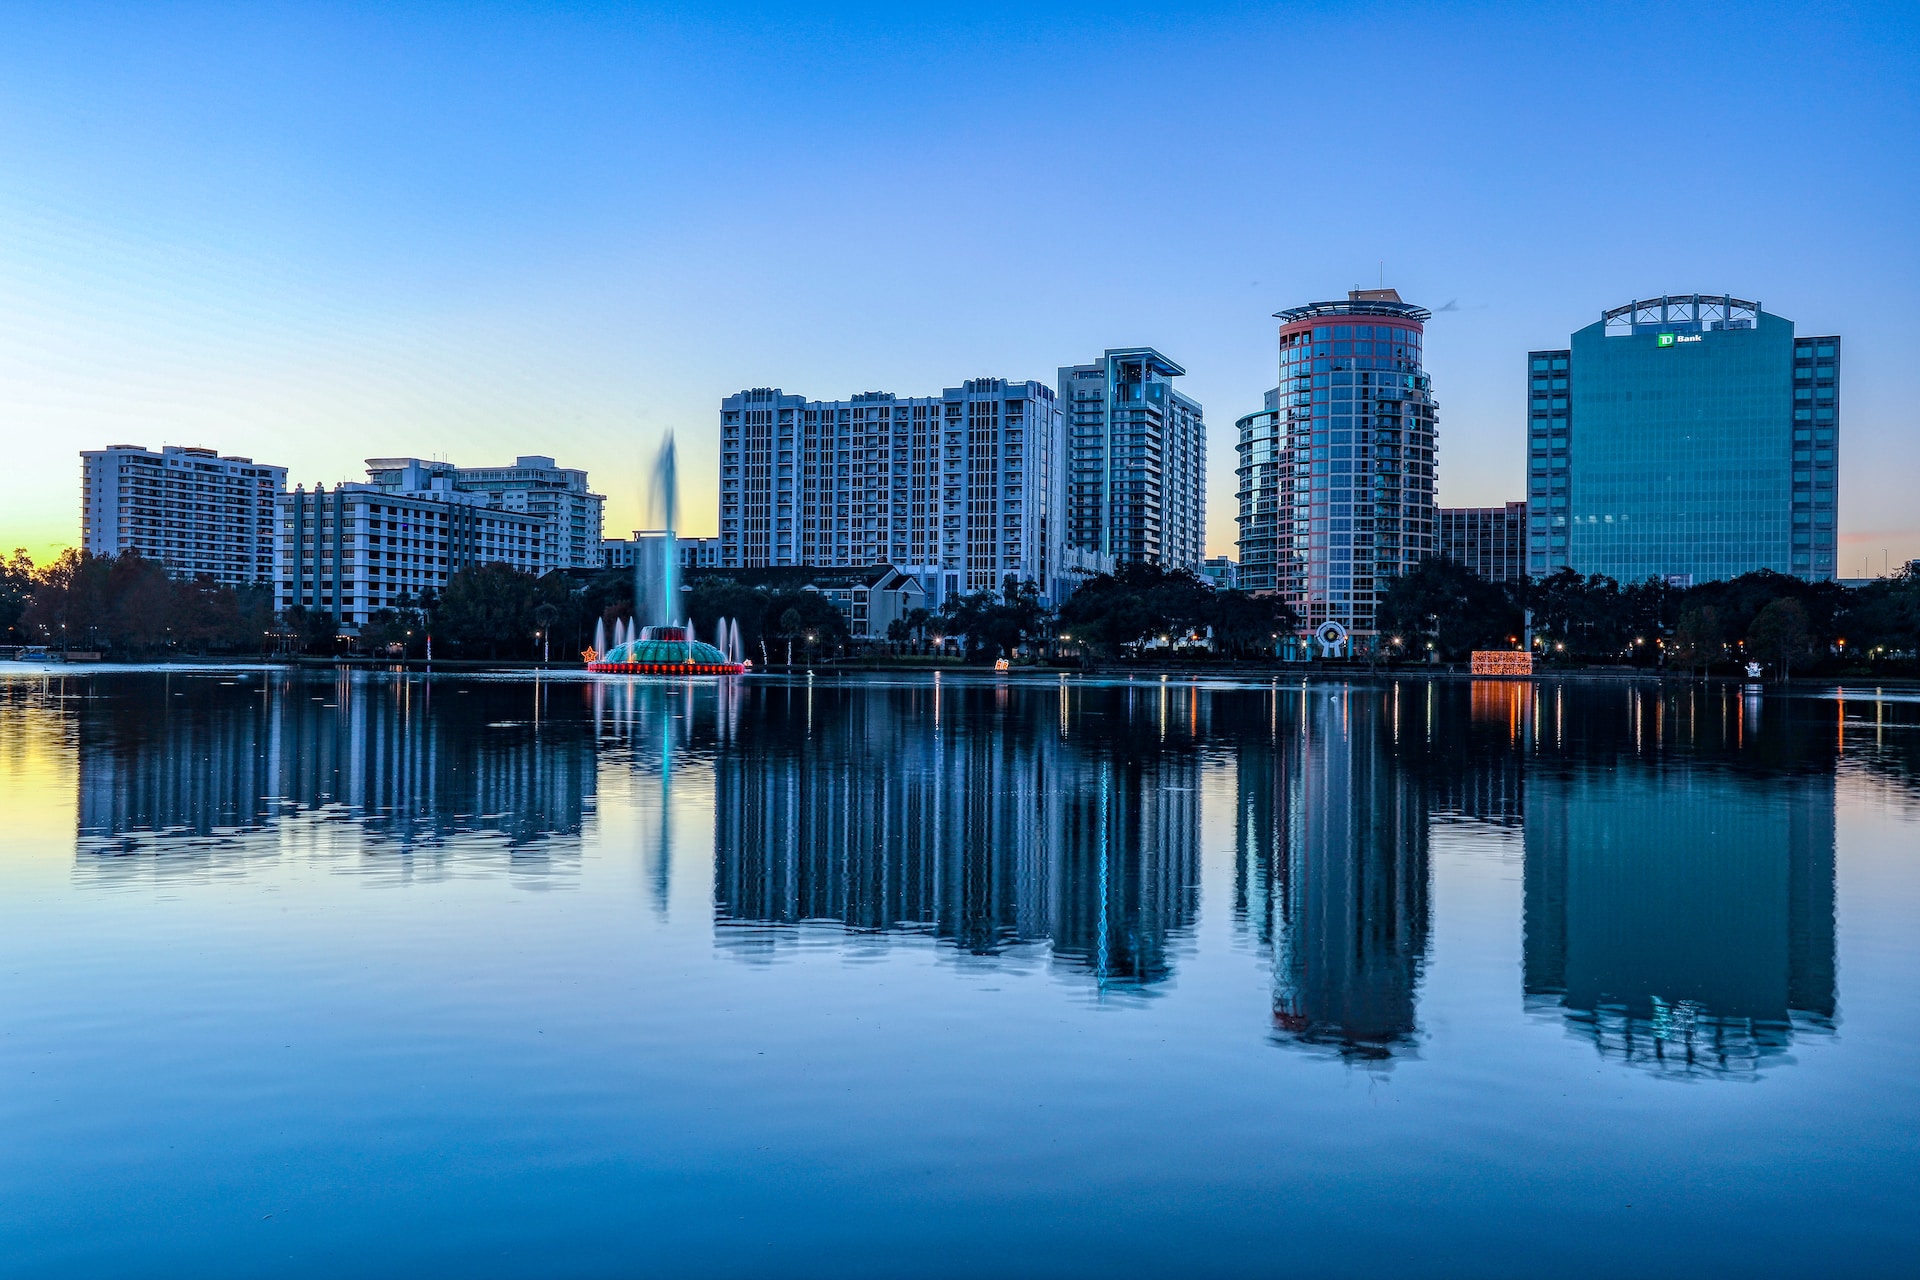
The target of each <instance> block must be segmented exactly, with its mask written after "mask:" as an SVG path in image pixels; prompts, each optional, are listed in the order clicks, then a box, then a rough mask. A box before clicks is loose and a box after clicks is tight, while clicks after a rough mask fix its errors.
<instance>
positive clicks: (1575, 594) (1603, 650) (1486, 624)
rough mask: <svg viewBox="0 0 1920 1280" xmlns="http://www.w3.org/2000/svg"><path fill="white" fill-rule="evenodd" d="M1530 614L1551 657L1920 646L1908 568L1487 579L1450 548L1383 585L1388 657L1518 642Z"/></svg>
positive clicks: (1834, 662)
mask: <svg viewBox="0 0 1920 1280" xmlns="http://www.w3.org/2000/svg"><path fill="white" fill-rule="evenodd" d="M1529 616H1531V621H1532V637H1533V641H1534V652H1535V653H1536V655H1537V656H1538V657H1539V658H1540V659H1541V660H1542V661H1544V662H1547V663H1549V664H1567V665H1573V664H1591V663H1605V664H1625V665H1631V666H1641V667H1671V668H1681V669H1687V670H1695V671H1700V672H1708V671H1714V670H1723V671H1737V670H1739V669H1740V668H1742V667H1743V666H1744V664H1745V663H1747V662H1749V661H1752V662H1759V663H1761V664H1763V665H1764V666H1766V667H1769V668H1771V669H1773V670H1775V671H1776V672H1778V673H1780V674H1790V673H1791V672H1792V671H1793V670H1794V669H1796V668H1797V669H1802V670H1812V669H1814V668H1817V667H1825V668H1831V669H1836V670H1837V669H1840V668H1842V667H1845V666H1850V665H1857V664H1859V663H1862V662H1881V663H1884V662H1888V661H1894V662H1912V661H1913V660H1914V658H1915V655H1916V650H1920V578H1916V577H1915V576H1914V575H1913V574H1912V572H1911V571H1910V570H1905V571H1902V572H1901V573H1899V574H1897V575H1895V576H1893V577H1891V578H1883V579H1878V580H1876V581H1874V582H1872V583H1869V584H1867V585H1866V586H1863V587H1858V588H1847V587H1843V586H1841V585H1840V584H1839V583H1837V582H1809V581H1806V580H1805V579H1802V578H1795V577H1792V576H1790V575H1787V574H1782V573H1774V572H1771V571H1765V570H1763V571H1761V572H1757V573H1748V574H1742V575H1741V576H1740V577H1737V578H1732V579H1728V580H1725V581H1715V582H1703V583H1698V584H1696V585H1693V586H1677V585H1675V584H1672V583H1669V582H1666V581H1663V580H1661V579H1659V578H1649V579H1647V580H1645V581H1643V582H1632V583H1620V582H1617V581H1615V580H1614V579H1612V578H1610V577H1607V576H1605V575H1603V574H1588V575H1582V574H1580V573H1577V572H1575V571H1574V570H1572V569H1562V570H1561V571H1560V572H1558V573H1556V574H1554V575H1552V576H1550V577H1547V578H1540V579H1533V580H1521V581H1516V582H1511V583H1500V582H1490V581H1488V580H1487V579H1485V578H1482V577H1480V576H1479V575H1478V574H1476V573H1474V572H1473V571H1472V570H1470V569H1468V568H1467V567H1465V566H1464V565H1461V564H1458V563H1455V562H1454V561H1451V560H1446V559H1443V558H1433V559H1429V560H1425V561H1422V562H1421V563H1420V564H1419V565H1418V566H1416V567H1415V568H1414V569H1413V570H1411V571H1410V572H1408V573H1406V574H1404V575H1402V576H1401V577H1398V578H1395V579H1394V580H1393V581H1392V583H1391V584H1390V585H1389V586H1388V589H1387V591H1386V593H1385V596H1384V597H1383V599H1382V601H1381V604H1380V610H1379V625H1380V630H1381V633H1382V636H1383V638H1384V645H1383V648H1384V650H1385V652H1386V655H1387V656H1388V657H1389V658H1392V657H1395V656H1405V657H1408V658H1413V659H1424V658H1425V656H1426V652H1427V649H1428V646H1431V647H1432V649H1433V651H1434V652H1436V653H1438V654H1439V655H1440V657H1441V658H1442V659H1444V660H1447V661H1458V660H1461V659H1464V658H1465V657H1466V656H1467V655H1468V654H1469V653H1470V652H1471V651H1472V650H1475V649H1513V648H1518V647H1520V646H1521V644H1522V643H1523V642H1524V639H1525V637H1526V631H1527V626H1528V619H1529Z"/></svg>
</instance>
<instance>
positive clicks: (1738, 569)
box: [1527, 295, 1840, 584]
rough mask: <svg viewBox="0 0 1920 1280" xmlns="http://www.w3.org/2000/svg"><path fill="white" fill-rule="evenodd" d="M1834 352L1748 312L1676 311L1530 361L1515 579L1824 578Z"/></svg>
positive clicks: (1829, 532) (1649, 310)
mask: <svg viewBox="0 0 1920 1280" xmlns="http://www.w3.org/2000/svg"><path fill="white" fill-rule="evenodd" d="M1839 350H1840V343H1839V339H1838V338H1833V337H1817V338H1801V339H1796V338H1795V336H1794V331H1793V323H1792V322H1791V321H1789V320H1786V319H1783V318H1781V317H1779V316H1776V315H1772V314H1769V313H1767V312H1765V311H1762V310H1761V309H1760V308H1759V306H1758V304H1755V303H1747V302H1742V301H1741V300H1739V299H1735V298H1729V297H1717V298H1716V297H1712V296H1705V295H1691V296H1686V297H1666V298H1660V299H1651V300H1646V301H1636V302H1634V303H1630V304H1628V305H1627V306H1625V307H1620V308H1615V309H1614V310H1612V311H1609V312H1607V313H1606V314H1605V316H1603V318H1602V319H1601V320H1600V321H1599V322H1598V323H1595V324H1592V325H1589V326H1587V327H1586V328H1585V329H1582V330H1580V331H1579V332H1578V333H1576V334H1574V335H1573V340H1572V345H1571V346H1570V347H1569V348H1567V349H1565V350H1559V351H1534V352H1530V353H1529V354H1528V357H1527V405H1528V447H1527V459H1528V461H1527V482H1528V501H1529V504H1530V510H1531V515H1530V516H1529V522H1528V531H1527V536H1528V547H1527V564H1528V570H1529V572H1530V573H1531V574H1533V575H1534V576H1536V577H1539V576H1544V575H1546V574H1550V573H1553V572H1555V571H1557V570H1559V569H1561V568H1563V567H1569V566H1570V567H1572V568H1573V569H1575V570H1577V571H1578V572H1581V573H1601V574H1606V575H1608V576H1609V577H1612V578H1614V579H1616V580H1618V581H1621V582H1637V581H1641V580H1644V579H1646V578H1649V577H1657V578H1664V579H1667V580H1669V581H1672V582H1676V583H1680V584H1689V583H1694V582H1707V581H1713V580H1716V579H1726V578H1732V577H1737V576H1739V575H1740V574H1743V573H1750V572H1754V571H1756V570H1760V569H1770V570H1773V571H1775V572H1778V573H1790V574H1795V575H1798V576H1800V577H1803V578H1815V579H1819V578H1831V577H1832V576H1833V574H1834V542H1835V531H1836V509H1835V503H1836V485H1835V480H1836V476H1837V473H1838V456H1839V444H1838V432H1839V421H1838V417H1839Z"/></svg>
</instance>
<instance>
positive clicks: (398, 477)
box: [367, 455, 607, 569]
mask: <svg viewBox="0 0 1920 1280" xmlns="http://www.w3.org/2000/svg"><path fill="white" fill-rule="evenodd" d="M422 471H424V472H425V473H426V474H428V475H430V476H432V477H434V478H435V479H446V480H450V481H451V482H452V484H453V488H454V489H455V490H457V491H459V492H461V493H474V494H482V495H484V496H485V498H486V502H487V505H488V506H490V507H492V508H494V509H495V510H498V511H510V512H516V513H519V514H523V515H531V516H535V517H537V518H539V519H540V520H541V521H542V522H544V524H545V532H544V534H543V535H542V536H543V538H544V541H545V546H544V553H543V560H544V563H545V564H546V565H547V566H548V567H549V568H553V569H598V568H600V567H601V559H602V558H601V550H600V539H601V533H602V524H603V513H604V511H605V508H606V502H607V500H606V498H605V497H604V496H602V495H600V494H597V493H594V492H593V491H592V490H591V489H589V488H588V487H587V473H586V472H585V471H582V470H580V469H579V468H577V467H560V466H555V465H554V461H553V459H552V458H547V457H541V456H537V455H528V456H525V457H520V458H515V459H514V460H513V465H512V466H510V467H457V466H455V465H454V464H452V463H451V462H428V461H423V460H422V459H419V458H368V459H367V478H368V479H369V480H370V481H372V482H373V483H374V484H377V485H381V486H384V487H387V488H397V487H401V486H404V485H405V484H408V483H411V481H410V480H409V479H408V477H409V476H416V475H417V474H418V473H420V472H422Z"/></svg>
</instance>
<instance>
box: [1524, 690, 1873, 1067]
mask: <svg viewBox="0 0 1920 1280" xmlns="http://www.w3.org/2000/svg"><path fill="white" fill-rule="evenodd" d="M1540 701H1541V705H1540V707H1539V724H1540V728H1541V730H1542V732H1541V733H1540V735H1539V738H1540V741H1539V742H1538V743H1537V750H1536V752H1535V754H1534V757H1533V759H1532V760H1530V762H1529V768H1528V773H1527V783H1526V817H1527V821H1526V877H1525V881H1526V890H1525V892H1526V943H1525V961H1524V981H1525V990H1526V995H1527V1000H1528V1003H1529V1006H1530V1007H1532V1008H1534V1009H1536V1010H1543V1011H1553V1012H1558V1013H1559V1014H1560V1015H1561V1016H1562V1017H1564V1019H1565V1020H1566V1024H1567V1026H1568V1027H1569V1028H1570V1029H1571V1030H1572V1031H1573V1032H1574V1033H1575V1034H1576V1035H1579V1036H1581V1037H1582V1038H1584V1039H1587V1040H1589V1041H1590V1042H1591V1043H1593V1045H1594V1046H1595V1047H1596V1048H1597V1049H1598V1050H1599V1051H1600V1052H1601V1053H1602V1054H1603V1055H1605V1056H1607V1057H1610V1058H1617V1059H1620V1060H1622V1061H1626V1062H1629V1063H1632V1064H1634V1065H1636V1066H1639V1067H1644V1068H1646V1069H1648V1070H1651V1071H1655V1072H1658V1073H1661V1074H1666V1075H1675V1076H1715V1077H1739V1076H1751V1075H1752V1074H1753V1073H1754V1072H1755V1071H1756V1070H1758V1069H1759V1068H1760V1067H1761V1066H1762V1065H1763V1064H1764V1063H1766V1062H1767V1061H1768V1060H1769V1059H1776V1058H1778V1056H1779V1055H1781V1054H1782V1053H1784V1052H1785V1050H1786V1049H1787V1048H1788V1047H1789V1045H1790V1044H1791V1043H1792V1040H1793V1038H1794V1035H1795V1034H1796V1032H1806V1031H1821V1030H1826V1029H1828V1028H1830V1027H1831V1026H1832V1019H1833V1015H1834V1003H1835V1000H1834V767H1835V759H1836V750H1835V743H1834V740H1833V738H1832V737H1831V736H1830V735H1828V734H1826V733H1823V732H1819V731H1818V730H1817V727H1816V726H1814V725H1810V724H1807V723H1805V721H1806V719H1807V715H1808V708H1809V707H1817V706H1818V704H1814V703H1795V702H1792V701H1783V702H1779V703H1775V704H1770V705H1769V707H1768V714H1767V716H1766V717H1765V719H1764V721H1762V722H1761V723H1759V724H1755V723H1754V717H1753V716H1752V714H1751V708H1749V707H1747V706H1745V705H1744V700H1743V699H1742V698H1741V697H1740V695H1739V693H1738V691H1734V690H1704V689H1687V690H1682V691H1666V692H1663V691H1660V690H1657V689H1653V688H1636V689H1631V690H1623V691H1620V692H1619V693H1617V694H1615V695H1613V696H1611V697H1597V696H1590V697H1585V698H1572V697H1568V696H1567V695H1565V694H1564V693H1562V692H1560V691H1559V690H1548V691H1546V692H1544V693H1543V694H1542V695H1541V700H1540ZM1809 730H1813V731H1809Z"/></svg>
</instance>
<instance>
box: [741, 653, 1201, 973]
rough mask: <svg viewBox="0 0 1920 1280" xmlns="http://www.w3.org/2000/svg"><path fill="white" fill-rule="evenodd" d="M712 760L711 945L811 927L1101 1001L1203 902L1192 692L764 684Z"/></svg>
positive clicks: (1146, 964)
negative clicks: (995, 968)
mask: <svg viewBox="0 0 1920 1280" xmlns="http://www.w3.org/2000/svg"><path fill="white" fill-rule="evenodd" d="M743 696H744V697H745V698H747V699H750V700H751V702H752V704H753V705H752V707H751V710H750V712H749V714H748V717H747V720H748V723H750V724H751V726H752V731H751V733H741V734H739V735H737V736H736V737H735V738H734V739H733V740H732V741H730V742H728V743H725V744H724V745H723V746H722V747H721V748H720V750H719V751H718V754H717V756H716V760H715V790H716V795H717V809H718V812H717V814H716V817H715V826H714V897H715V912H716V916H717V920H718V925H719V930H720V936H721V938H722V941H723V942H724V943H726V944H727V945H728V946H730V947H733V948H734V949H736V951H738V952H740V953H742V954H755V953H766V952H768V951H770V950H771V949H773V948H776V947H778V946H780V945H782V943H784V942H787V941H791V940H793V939H794V938H796V937H797V936H798V935H799V934H800V932H801V931H802V930H803V929H804V928H805V927H807V926H822V925H824V926H827V927H830V928H832V929H834V930H836V931H848V930H851V931H856V932H862V933H869V934H873V935H887V934H895V933H911V934H923V935H928V936H932V937H935V938H939V939H942V940H945V941H947V942H949V943H951V944H953V945H954V946H956V947H957V948H959V949H961V950H963V951H964V952H967V953H971V954H974V955H981V956H999V957H1017V956H1021V955H1028V954H1030V955H1035V956H1038V955H1042V954H1044V955H1046V956H1050V957H1051V959H1052V962H1053V963H1055V964H1057V965H1060V966H1062V967H1064V968H1065V969H1067V970H1069V971H1071V972H1074V973H1079V974H1084V975H1090V976H1091V977H1092V978H1093V979H1094V981H1095V982H1096V983H1097V984H1098V985H1099V986H1100V987H1101V988H1102V989H1120V990H1126V989H1132V990H1144V989H1147V988H1150V987H1151V986H1152V985H1153V984H1155V983H1157V982H1160V981H1162V980H1163V979H1165V978H1167V977H1168V976H1169V975H1170V974H1171V973H1172V971H1173V954H1174V952H1175V950H1176V949H1177V947H1178V946H1179V944H1180V942H1181V940H1182V939H1183V938H1184V937H1185V935H1186V934H1187V933H1188V932H1189V931H1190V930H1191V928H1192V926H1193V923H1194V919H1195V916H1196V913H1197V910H1198V905H1199V903H1198V894H1199V890H1198V880H1199V831H1200V814H1199V770H1200V764H1199V756H1198V753H1197V751H1196V750H1195V740H1196V738H1197V737H1199V736H1200V735H1201V734H1202V733H1203V732H1204V729H1203V727H1202V725H1201V723H1200V699H1199V696H1198V693H1197V691H1195V690H1193V689H1191V688H1187V687H1181V688H1174V689H1169V688H1167V687H1166V686H1164V685H1160V684H1157V683H1156V684H1152V685H1146V684H1142V685H1140V686H1120V687H1113V686H1104V687H1102V686H1094V687H1088V686H1082V685H1079V684H1075V685H1072V686H1069V685H1067V684H1066V683H1064V682H1063V683H1062V684H1061V685H1060V687H1059V688H1058V689H1057V690H1051V689H1046V688H1038V689H1036V688H1035V687H1033V686H1032V685H1025V686H1019V687H1015V688H1011V689H1010V688H1008V687H1007V686H1004V685H1002V686H994V685H988V684H983V683H977V682H967V681H951V680H949V681H944V682H942V681H934V682H928V683H913V684H899V685H895V684H868V685H840V684H827V683H825V682H822V683H821V684H820V685H818V686H814V685H806V686H797V685H790V686H758V687H750V689H749V690H748V692H746V693H745V694H744V695H743Z"/></svg>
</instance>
